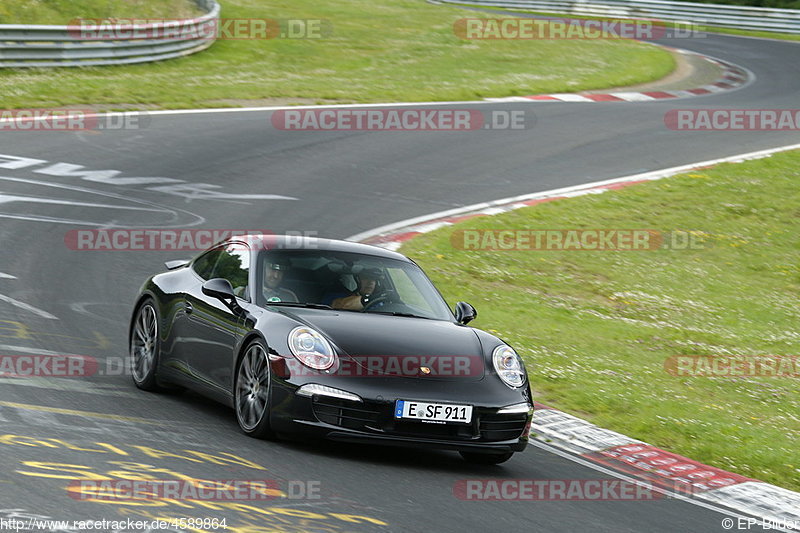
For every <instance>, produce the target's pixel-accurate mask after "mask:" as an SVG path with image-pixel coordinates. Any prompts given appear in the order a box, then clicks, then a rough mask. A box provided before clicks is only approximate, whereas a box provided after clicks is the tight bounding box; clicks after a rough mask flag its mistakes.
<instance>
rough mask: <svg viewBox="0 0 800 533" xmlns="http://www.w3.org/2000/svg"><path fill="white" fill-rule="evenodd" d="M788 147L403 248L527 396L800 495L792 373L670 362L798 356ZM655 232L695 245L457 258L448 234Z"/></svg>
mask: <svg viewBox="0 0 800 533" xmlns="http://www.w3.org/2000/svg"><path fill="white" fill-rule="evenodd" d="M798 180H800V152H798V151H794V152H789V153H784V154H780V155H776V156H774V157H771V158H769V159H763V160H759V161H752V162H746V163H741V164H725V165H720V166H718V167H715V168H713V169H710V170H703V171H701V172H694V173H689V174H686V175H681V176H677V177H672V178H668V179H664V180H661V181H656V182H651V183H646V184H641V185H636V186H632V187H629V188H626V189H624V190H620V191H614V192H607V193H605V194H601V195H590V196H583V197H578V198H573V199H567V200H559V201H556V202H552V203H545V204H542V205H538V206H535V207H529V208H524V209H520V210H516V211H512V212H509V213H506V214H502V215H498V216H493V217H482V218H478V219H473V220H469V221H464V222H462V223H460V224H458V225H456V226H454V227H448V228H443V229H439V230H437V231H435V232H433V233H429V234H425V235H422V236H419V237H418V238H415V239H413V240H411V241H410V242H409V243H407V244H406V245H404V246H403V247H402V249H401V252H402V253H405V254H408V255H410V256H411V257H413V258H414V259H415V260H417V261H418V262H419V263H420V264H421V265H422V267H423V268H425V269H426V271H427V272H428V273H429V275H430V276H431V277H432V278H433V280H434V281H435V283H436V284H437V286H438V287H439V288H440V289H441V290H442V292H443V294H444V295H445V297H446V298H448V300H449V301H451V302H455V301H456V300H465V301H468V302H470V303H472V304H474V305H475V306H476V308H477V309H478V312H479V315H478V316H479V318H478V319H477V320H476V321H475V322H474V325H475V326H476V327H480V328H483V329H487V330H493V331H495V332H497V334H498V335H499V336H500V337H501V338H503V339H505V340H506V341H507V342H509V343H511V344H512V345H514V346H515V347H516V348H517V349H518V351H519V353H520V354H521V355H522V356H523V357H524V359H525V361H526V362H527V365H528V368H529V373H530V378H531V384H532V388H533V390H534V395H535V397H536V399H537V400H539V401H541V402H543V403H545V404H549V405H552V406H554V407H558V408H560V409H563V410H565V411H568V412H571V413H575V414H577V415H579V416H583V417H586V418H588V419H589V420H591V421H592V422H594V423H596V424H598V425H600V426H602V427H606V428H610V429H612V430H616V431H619V432H621V433H624V434H627V435H629V436H631V437H634V438H637V439H642V440H644V441H646V442H649V443H651V444H655V445H658V446H661V447H663V448H666V449H668V450H670V451H673V452H677V453H680V454H683V455H686V456H689V457H691V458H693V459H697V460H699V461H702V462H704V463H707V464H711V465H714V466H717V467H720V468H723V469H727V470H730V471H734V472H738V473H740V474H743V475H747V476H752V477H755V478H758V479H762V480H765V481H768V482H772V483H775V484H778V485H781V486H785V487H788V488H792V489H795V490H797V489H800V459H798V453H797V450H798V446H797V443H798V442H800V414H799V413H800V388H798V381H797V379H793V378H764V377H761V378H752V377H748V378H701V377H695V378H684V377H673V376H671V375H670V374H668V373H667V372H666V371H665V370H664V361H665V360H666V359H667V358H669V357H671V356H674V355H710V356H714V355H725V354H739V355H764V354H772V355H798V354H800V329H799V328H798V324H800V303H799V302H800V244H799V243H798V237H797V236H798V235H800V192H798V191H800V189H798ZM492 228H493V229H581V228H584V229H600V228H628V229H656V230H662V231H671V230H687V231H694V232H697V233H696V234H697V235H700V236H701V242H702V244H703V247H702V249H695V250H675V249H673V250H663V249H659V250H655V251H625V252H622V251H615V252H612V251H563V250H562V251H505V252H504V251H497V252H490V251H465V250H459V249H455V248H454V247H453V246H452V245H451V242H450V238H451V234H452V232H453V231H454V230H455V229H492Z"/></svg>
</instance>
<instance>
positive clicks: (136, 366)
mask: <svg viewBox="0 0 800 533" xmlns="http://www.w3.org/2000/svg"><path fill="white" fill-rule="evenodd" d="M158 326H159V318H158V311H157V310H156V305H155V302H154V301H153V300H152V299H151V298H148V299H146V300H144V301H143V302H142V303H141V304H140V305H139V307H138V308H137V309H136V315H135V317H134V320H133V325H132V327H131V332H130V339H128V351H129V353H130V357H131V377H132V378H133V383H134V384H135V385H136V386H137V387H139V388H140V389H142V390H146V391H150V392H156V391H161V390H163V389H162V387H160V386H159V385H158V381H157V379H156V372H157V370H158V360H159V355H160V350H161V341H160V340H159V337H158V334H159V331H158V330H159V327H158Z"/></svg>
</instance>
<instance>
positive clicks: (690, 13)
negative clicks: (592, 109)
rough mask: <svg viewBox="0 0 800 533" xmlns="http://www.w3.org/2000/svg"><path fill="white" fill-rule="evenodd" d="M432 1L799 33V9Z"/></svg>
mask: <svg viewBox="0 0 800 533" xmlns="http://www.w3.org/2000/svg"><path fill="white" fill-rule="evenodd" d="M434 3H439V4H460V5H469V6H476V7H477V6H479V7H495V8H506V9H522V10H529V11H540V12H547V13H558V14H562V13H563V14H569V15H585V16H594V17H630V18H639V19H651V20H652V19H656V20H663V21H669V22H675V23H683V24H696V25H702V26H719V27H723V28H734V29H740V30H754V31H772V32H781V33H800V9H777V8H766V7H750V6H732V5H726V4H701V3H697V2H671V1H668V0H597V1H593V0H435V1H434Z"/></svg>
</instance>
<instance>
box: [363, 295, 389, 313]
mask: <svg viewBox="0 0 800 533" xmlns="http://www.w3.org/2000/svg"><path fill="white" fill-rule="evenodd" d="M396 297H397V293H395V292H394V291H384V292H382V293H381V294H379V295H378V296H375V297H373V295H372V294H368V295H366V296H362V297H361V305H362V306H363V308H362V309H361V311H362V312H364V313H366V312H367V311H368V310H369V309H372V308H373V307H375V306H377V305H379V304H381V305H382V304H386V303H389V302H393V301H395V300H396Z"/></svg>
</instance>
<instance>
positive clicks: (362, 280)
mask: <svg viewBox="0 0 800 533" xmlns="http://www.w3.org/2000/svg"><path fill="white" fill-rule="evenodd" d="M354 277H355V278H356V281H357V282H358V287H357V288H356V290H355V291H353V292H352V293H351V294H349V295H347V296H342V297H341V298H335V299H334V300H333V302H331V307H333V308H334V309H347V310H348V311H361V310H363V309H364V306H365V305H368V304H369V301H370V299H374V297H375V296H377V295H378V294H379V293H380V280H381V278H382V277H383V273H382V272H381V271H380V269H377V268H367V269H365V270H363V271H362V272H360V273H359V274H355V275H354Z"/></svg>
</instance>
